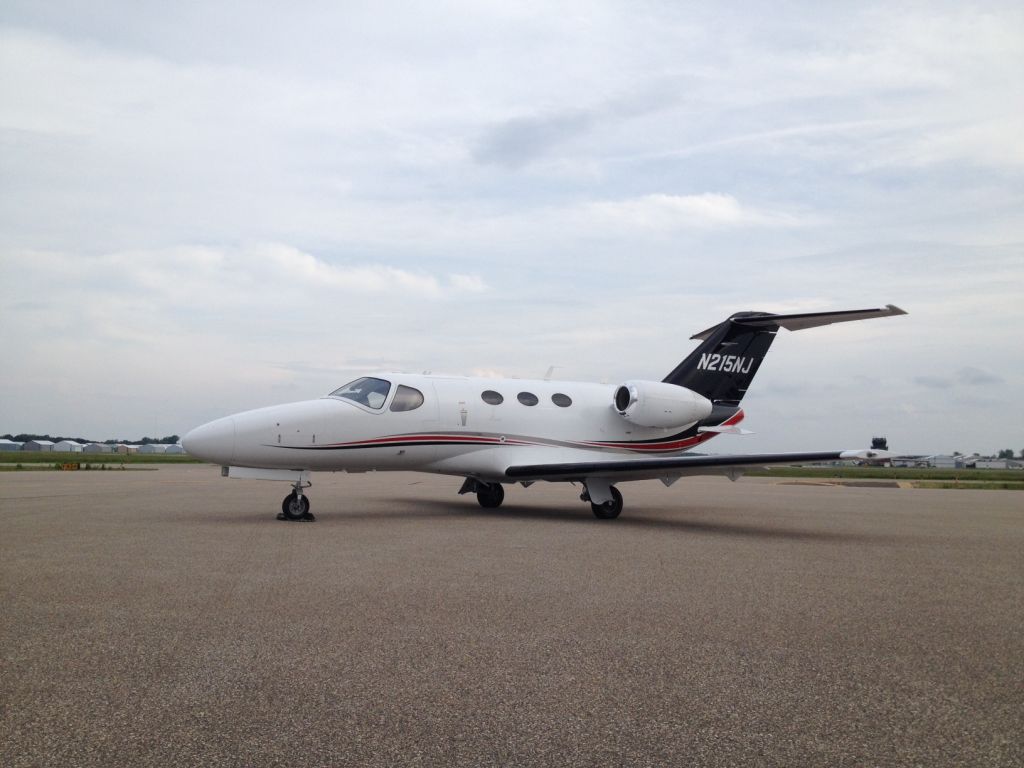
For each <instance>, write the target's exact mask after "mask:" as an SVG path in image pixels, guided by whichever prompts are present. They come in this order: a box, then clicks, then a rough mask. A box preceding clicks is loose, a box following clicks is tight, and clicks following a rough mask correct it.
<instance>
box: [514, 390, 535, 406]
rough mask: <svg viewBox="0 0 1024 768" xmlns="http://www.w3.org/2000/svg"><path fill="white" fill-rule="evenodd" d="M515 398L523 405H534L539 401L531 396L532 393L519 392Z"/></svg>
mask: <svg viewBox="0 0 1024 768" xmlns="http://www.w3.org/2000/svg"><path fill="white" fill-rule="evenodd" d="M516 398H517V399H518V400H519V402H520V403H522V404H523V405H536V404H537V403H539V402H540V400H538V399H537V396H536V395H535V394H533V392H520V393H519V394H518V395H516Z"/></svg>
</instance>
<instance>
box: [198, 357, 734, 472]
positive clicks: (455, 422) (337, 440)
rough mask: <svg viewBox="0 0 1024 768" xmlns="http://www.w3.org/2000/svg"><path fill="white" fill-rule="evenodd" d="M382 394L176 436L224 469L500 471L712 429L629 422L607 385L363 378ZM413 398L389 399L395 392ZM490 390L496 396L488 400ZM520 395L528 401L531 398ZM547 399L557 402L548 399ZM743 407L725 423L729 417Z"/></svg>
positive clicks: (286, 409) (698, 439) (675, 443)
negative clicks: (409, 404)
mask: <svg viewBox="0 0 1024 768" xmlns="http://www.w3.org/2000/svg"><path fill="white" fill-rule="evenodd" d="M373 376H374V377H376V380H380V381H383V382H386V383H388V384H390V388H389V390H388V393H387V396H386V398H383V399H382V400H374V401H370V402H357V401H355V400H353V399H349V398H347V397H346V396H344V395H343V396H336V395H335V394H332V395H329V396H326V397H322V398H318V399H316V400H306V401H301V402H296V403H288V404H285V405H278V406H273V407H270V408H260V409H257V410H253V411H245V412H243V413H238V414H235V415H233V416H228V417H226V418H223V419H218V420H216V421H212V422H210V423H208V424H204V425H203V426H201V427H198V428H196V429H195V430H193V431H192V432H191V433H190V434H189V435H187V436H186V438H185V447H186V449H187V450H188V452H189V453H191V454H193V455H195V456H198V457H200V458H203V459H206V460H208V461H213V462H215V463H219V464H223V465H231V466H237V467H259V468H266V469H287V470H325V471H338V470H344V471H349V472H365V471H371V470H416V471H424V472H438V473H443V474H452V475H463V476H474V477H480V478H485V479H495V480H497V479H500V478H501V477H502V475H503V473H504V470H505V468H506V467H507V466H509V465H510V464H527V463H530V464H532V463H545V462H565V461H580V460H586V459H592V458H594V457H595V456H600V455H603V456H607V455H608V453H614V454H617V455H619V456H620V457H623V458H626V457H636V458H647V457H650V456H668V455H673V454H677V453H679V452H680V451H683V450H686V449H689V448H692V447H693V446H695V445H697V444H699V443H702V442H705V441H706V440H709V439H710V438H711V437H714V433H697V432H696V429H695V424H694V423H690V424H684V425H681V426H679V427H674V428H650V427H640V426H636V425H634V424H631V423H630V422H629V421H627V420H626V419H624V418H623V417H622V416H621V415H620V413H619V412H618V411H617V410H616V409H615V407H614V405H613V396H614V392H615V387H614V386H610V385H604V384H591V383H583V382H566V381H529V380H523V379H490V378H461V377H447V376H430V375H415V374H394V373H380V374H373ZM409 389H412V390H414V391H415V392H417V393H421V394H422V402H421V404H419V405H417V406H415V407H413V408H411V409H409V410H392V407H393V406H395V407H398V405H399V403H398V402H396V401H397V400H398V398H399V397H400V396H399V394H398V393H399V391H400V390H402V391H403V392H404V393H405V394H408V390H409ZM484 393H489V394H487V395H486V399H489V400H492V401H495V400H497V399H498V398H497V397H495V395H494V394H493V393H497V394H498V395H500V396H501V402H500V403H498V404H492V403H489V402H486V401H485V395H484ZM529 403H535V404H532V405H530V404H529ZM556 403H561V404H562V405H558V404H556ZM741 419H742V411H740V412H738V413H737V414H736V416H734V417H733V418H732V419H730V420H729V423H731V424H735V423H737V422H739V421H740V420H741Z"/></svg>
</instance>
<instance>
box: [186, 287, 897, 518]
mask: <svg viewBox="0 0 1024 768" xmlns="http://www.w3.org/2000/svg"><path fill="white" fill-rule="evenodd" d="M904 314H906V312H904V311H903V310H902V309H900V308H899V307H895V306H893V305H892V304H889V305H887V306H886V307H885V308H883V309H861V310H848V311H843V312H804V313H799V314H784V315H776V314H770V313H767V312H739V313H737V314H735V315H732V316H731V317H730V318H729V319H727V320H725V321H724V322H722V323H719V324H718V325H716V326H713V327H712V328H709V329H707V330H706V331H702V332H701V333H698V334H696V335H694V336H693V337H692V338H694V339H699V340H701V341H702V342H703V343H701V344H700V345H699V346H698V347H697V348H696V349H695V350H693V352H691V353H690V354H689V356H688V357H687V358H686V359H685V360H683V361H682V362H681V363H680V364H679V365H678V366H676V368H675V369H674V370H673V371H672V372H671V373H669V374H668V376H666V377H665V379H664V381H639V380H636V381H626V382H625V383H623V384H621V385H619V386H610V385H604V384H589V383H583V382H568V381H548V380H544V381H527V380H524V379H481V378H456V377H448V376H430V375H415V374H407V373H374V374H370V375H367V376H361V377H360V378H358V379H356V380H355V381H351V382H349V383H348V384H346V385H345V386H343V387H340V388H339V389H336V390H334V391H333V392H331V393H330V394H329V395H326V396H325V397H321V398H319V399H317V400H305V401H302V402H298V403H288V404H286V405H278V406H274V407H271V408H260V409H258V410H254V411H245V412H244V413H237V414H235V415H234V416H228V417H226V418H223V419H217V420H216V421H211V422H210V423H208V424H204V425H202V426H200V427H197V428H195V429H193V430H192V431H191V432H189V433H188V434H187V435H185V438H184V439H183V440H182V444H183V445H184V447H185V450H186V451H188V453H190V454H191V455H193V456H196V457H198V458H200V459H204V460H206V461H210V462H213V463H216V464H220V465H222V474H223V475H224V476H227V477H239V478H252V479H262V480H283V481H288V482H290V483H291V485H292V492H291V493H289V494H288V496H286V497H285V499H284V501H283V502H282V504H281V514H280V515H278V518H279V519H282V520H312V519H313V516H312V515H311V514H310V512H309V497H308V496H307V494H306V493H305V492H304V491H305V489H307V488H309V487H310V485H311V483H310V482H309V477H310V473H311V472H313V471H327V472H338V471H345V472H368V471H385V470H397V471H416V472H432V473H437V474H442V475H453V476H455V477H462V478H465V480H464V482H463V484H462V487H461V488H460V489H459V493H460V494H461V493H475V494H476V497H477V500H478V501H479V502H480V505H481V506H483V507H488V508H493V507H498V506H500V505H501V503H502V501H503V500H504V498H505V488H504V486H505V485H507V484H514V483H521V484H522V485H523V486H529V485H531V484H532V483H534V482H536V481H539V480H546V481H549V482H571V483H579V484H580V485H581V486H582V488H583V493H582V495H581V497H580V498H581V500H583V501H586V502H590V505H591V508H592V509H593V512H594V515H595V516H597V517H598V518H600V519H603V520H608V519H612V518H615V517H618V515H619V513H620V512H621V511H622V494H621V493H620V492H619V490H618V488H616V487H615V484H616V483H620V482H624V481H626V480H650V479H657V480H661V481H662V482H663V483H665V485H671V484H672V483H674V482H675V481H676V480H678V479H679V478H680V477H683V476H685V475H704V474H725V475H728V476H729V477H730V478H732V479H736V478H737V477H739V475H740V474H742V472H743V470H744V469H748V468H751V467H764V466H770V465H785V464H802V463H805V462H817V461H832V460H840V459H868V458H878V457H879V452H873V451H865V450H855V451H831V452H818V453H776V454H759V455H702V454H698V453H692V452H690V451H691V449H693V448H695V447H697V446H699V445H701V444H702V443H705V442H707V441H708V440H710V439H711V438H713V437H715V436H716V435H720V434H743V430H741V429H740V428H739V427H738V426H737V425H738V424H739V423H740V421H742V420H743V410H742V409H741V408H740V401H741V400H742V399H743V395H744V394H745V393H746V391H747V387H749V386H750V383H751V381H753V379H754V375H755V374H756V373H757V370H758V368H759V367H760V365H761V362H762V360H764V357H765V355H766V354H767V352H768V348H769V347H770V346H771V344H772V342H773V341H774V340H775V335H776V334H777V333H778V331H779V329H780V328H786V329H787V330H791V331H798V330H802V329H805V328H815V327H817V326H822V325H829V324H832V323H843V322H848V321H851V320H866V319H870V318H876V317H889V316H892V315H904Z"/></svg>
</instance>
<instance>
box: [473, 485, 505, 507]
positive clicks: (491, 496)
mask: <svg viewBox="0 0 1024 768" xmlns="http://www.w3.org/2000/svg"><path fill="white" fill-rule="evenodd" d="M476 500H477V501H478V502H480V506H481V507H483V508H484V509H497V508H498V507H500V506H501V502H503V501H504V500H505V489H504V488H502V487H501V483H488V484H487V485H486V486H484V487H483V488H482V489H481V490H479V491H477V492H476Z"/></svg>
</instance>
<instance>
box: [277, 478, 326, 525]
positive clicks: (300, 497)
mask: <svg viewBox="0 0 1024 768" xmlns="http://www.w3.org/2000/svg"><path fill="white" fill-rule="evenodd" d="M312 485H313V484H312V483H303V482H302V481H301V480H300V481H298V482H296V483H295V484H294V485H293V486H292V488H293V489H294V490H293V491H292V492H291V493H289V494H288V495H287V496H285V497H284V501H282V502H281V514H279V515H278V516H277V519H278V520H292V521H304V522H313V521H314V520H316V518H315V517H313V513H312V512H310V511H309V497H308V496H306V494H304V493H303V492H302V490H303V488H309V487H311V486H312Z"/></svg>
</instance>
